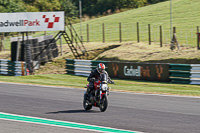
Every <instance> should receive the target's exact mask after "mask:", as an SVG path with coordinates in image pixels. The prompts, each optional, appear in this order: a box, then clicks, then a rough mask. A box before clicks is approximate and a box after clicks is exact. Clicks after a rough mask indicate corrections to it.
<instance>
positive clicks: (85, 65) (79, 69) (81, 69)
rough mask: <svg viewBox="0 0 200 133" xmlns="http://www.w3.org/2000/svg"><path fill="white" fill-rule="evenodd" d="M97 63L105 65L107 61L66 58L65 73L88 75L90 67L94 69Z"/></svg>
mask: <svg viewBox="0 0 200 133" xmlns="http://www.w3.org/2000/svg"><path fill="white" fill-rule="evenodd" d="M99 63H104V64H105V65H106V66H107V61H93V60H77V59H75V60H74V59H66V72H67V74H73V75H79V76H89V74H90V72H91V71H92V69H95V68H96V67H97V65H98V64H99ZM106 70H107V68H106Z"/></svg>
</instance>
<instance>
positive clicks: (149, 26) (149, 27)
mask: <svg viewBox="0 0 200 133" xmlns="http://www.w3.org/2000/svg"><path fill="white" fill-rule="evenodd" d="M148 29H149V45H151V25H150V24H148Z"/></svg>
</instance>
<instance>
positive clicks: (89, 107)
mask: <svg viewBox="0 0 200 133" xmlns="http://www.w3.org/2000/svg"><path fill="white" fill-rule="evenodd" d="M83 107H84V109H85V110H90V109H91V108H92V105H89V103H88V100H87V95H86V94H84V98H83Z"/></svg>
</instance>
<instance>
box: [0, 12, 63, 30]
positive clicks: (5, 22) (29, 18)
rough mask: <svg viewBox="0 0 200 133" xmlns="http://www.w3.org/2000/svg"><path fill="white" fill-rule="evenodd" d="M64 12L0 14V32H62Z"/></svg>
mask: <svg viewBox="0 0 200 133" xmlns="http://www.w3.org/2000/svg"><path fill="white" fill-rule="evenodd" d="M64 23H65V21H64V12H63V11H59V12H22V13H0V32H28V31H63V30H64Z"/></svg>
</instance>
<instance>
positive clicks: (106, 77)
mask: <svg viewBox="0 0 200 133" xmlns="http://www.w3.org/2000/svg"><path fill="white" fill-rule="evenodd" d="M100 81H101V82H102V83H103V82H105V83H107V81H108V76H107V74H105V73H102V74H101V75H100Z"/></svg>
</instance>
